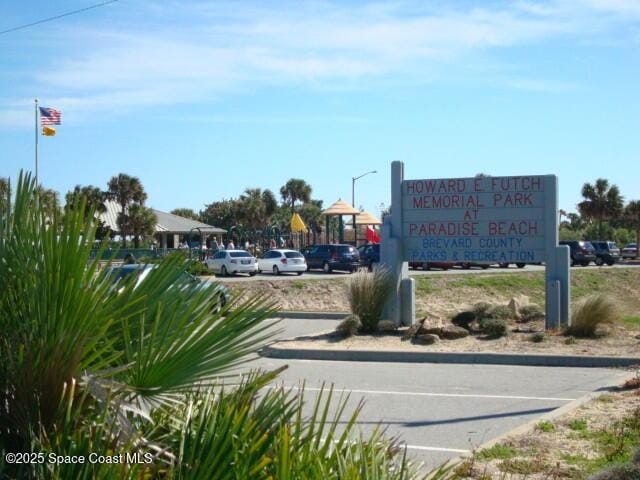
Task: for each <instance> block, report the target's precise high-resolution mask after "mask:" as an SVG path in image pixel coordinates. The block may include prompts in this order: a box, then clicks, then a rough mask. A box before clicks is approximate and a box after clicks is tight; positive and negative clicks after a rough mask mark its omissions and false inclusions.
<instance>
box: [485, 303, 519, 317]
mask: <svg viewBox="0 0 640 480" xmlns="http://www.w3.org/2000/svg"><path fill="white" fill-rule="evenodd" d="M485 318H497V319H501V320H509V319H510V318H513V312H512V311H511V309H510V308H509V306H508V305H496V306H495V307H493V308H491V309H489V311H488V312H487V313H486V314H485Z"/></svg>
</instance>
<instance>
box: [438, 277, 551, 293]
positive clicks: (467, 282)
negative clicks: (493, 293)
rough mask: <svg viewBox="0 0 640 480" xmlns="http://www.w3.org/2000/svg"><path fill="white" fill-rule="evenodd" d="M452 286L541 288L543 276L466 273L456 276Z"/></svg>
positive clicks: (508, 289) (509, 289)
mask: <svg viewBox="0 0 640 480" xmlns="http://www.w3.org/2000/svg"><path fill="white" fill-rule="evenodd" d="M451 286H452V287H468V288H483V289H492V290H497V291H501V292H506V291H511V290H514V289H515V290H520V289H527V290H533V289H543V288H544V278H543V277H542V275H536V274H529V275H527V274H524V275H515V274H508V275H498V274H490V275H479V274H476V275H466V276H465V277H464V278H458V279H456V280H454V281H453V282H451Z"/></svg>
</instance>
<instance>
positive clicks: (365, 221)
mask: <svg viewBox="0 0 640 480" xmlns="http://www.w3.org/2000/svg"><path fill="white" fill-rule="evenodd" d="M352 223H353V220H349V221H348V222H347V225H351V224H352ZM356 225H382V222H381V221H380V220H378V219H377V218H376V217H374V216H373V215H372V214H370V213H369V212H360V215H358V218H357V219H356Z"/></svg>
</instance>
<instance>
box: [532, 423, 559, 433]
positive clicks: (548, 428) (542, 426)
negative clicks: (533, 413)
mask: <svg viewBox="0 0 640 480" xmlns="http://www.w3.org/2000/svg"><path fill="white" fill-rule="evenodd" d="M536 428H537V429H538V430H540V431H541V432H545V433H550V432H555V431H556V426H555V425H554V424H553V423H551V422H550V421H548V420H542V421H541V422H538V424H537V425H536Z"/></svg>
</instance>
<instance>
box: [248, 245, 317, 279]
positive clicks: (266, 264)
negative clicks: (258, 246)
mask: <svg viewBox="0 0 640 480" xmlns="http://www.w3.org/2000/svg"><path fill="white" fill-rule="evenodd" d="M306 270H307V262H306V261H305V259H304V255H302V253H300V252H299V251H297V250H287V249H284V248H278V249H274V250H269V251H268V252H266V253H265V254H264V255H263V256H262V257H261V258H260V259H259V260H258V273H262V272H273V274H274V275H280V274H281V273H282V272H295V273H297V274H298V275H302V272H305V271H306Z"/></svg>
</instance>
